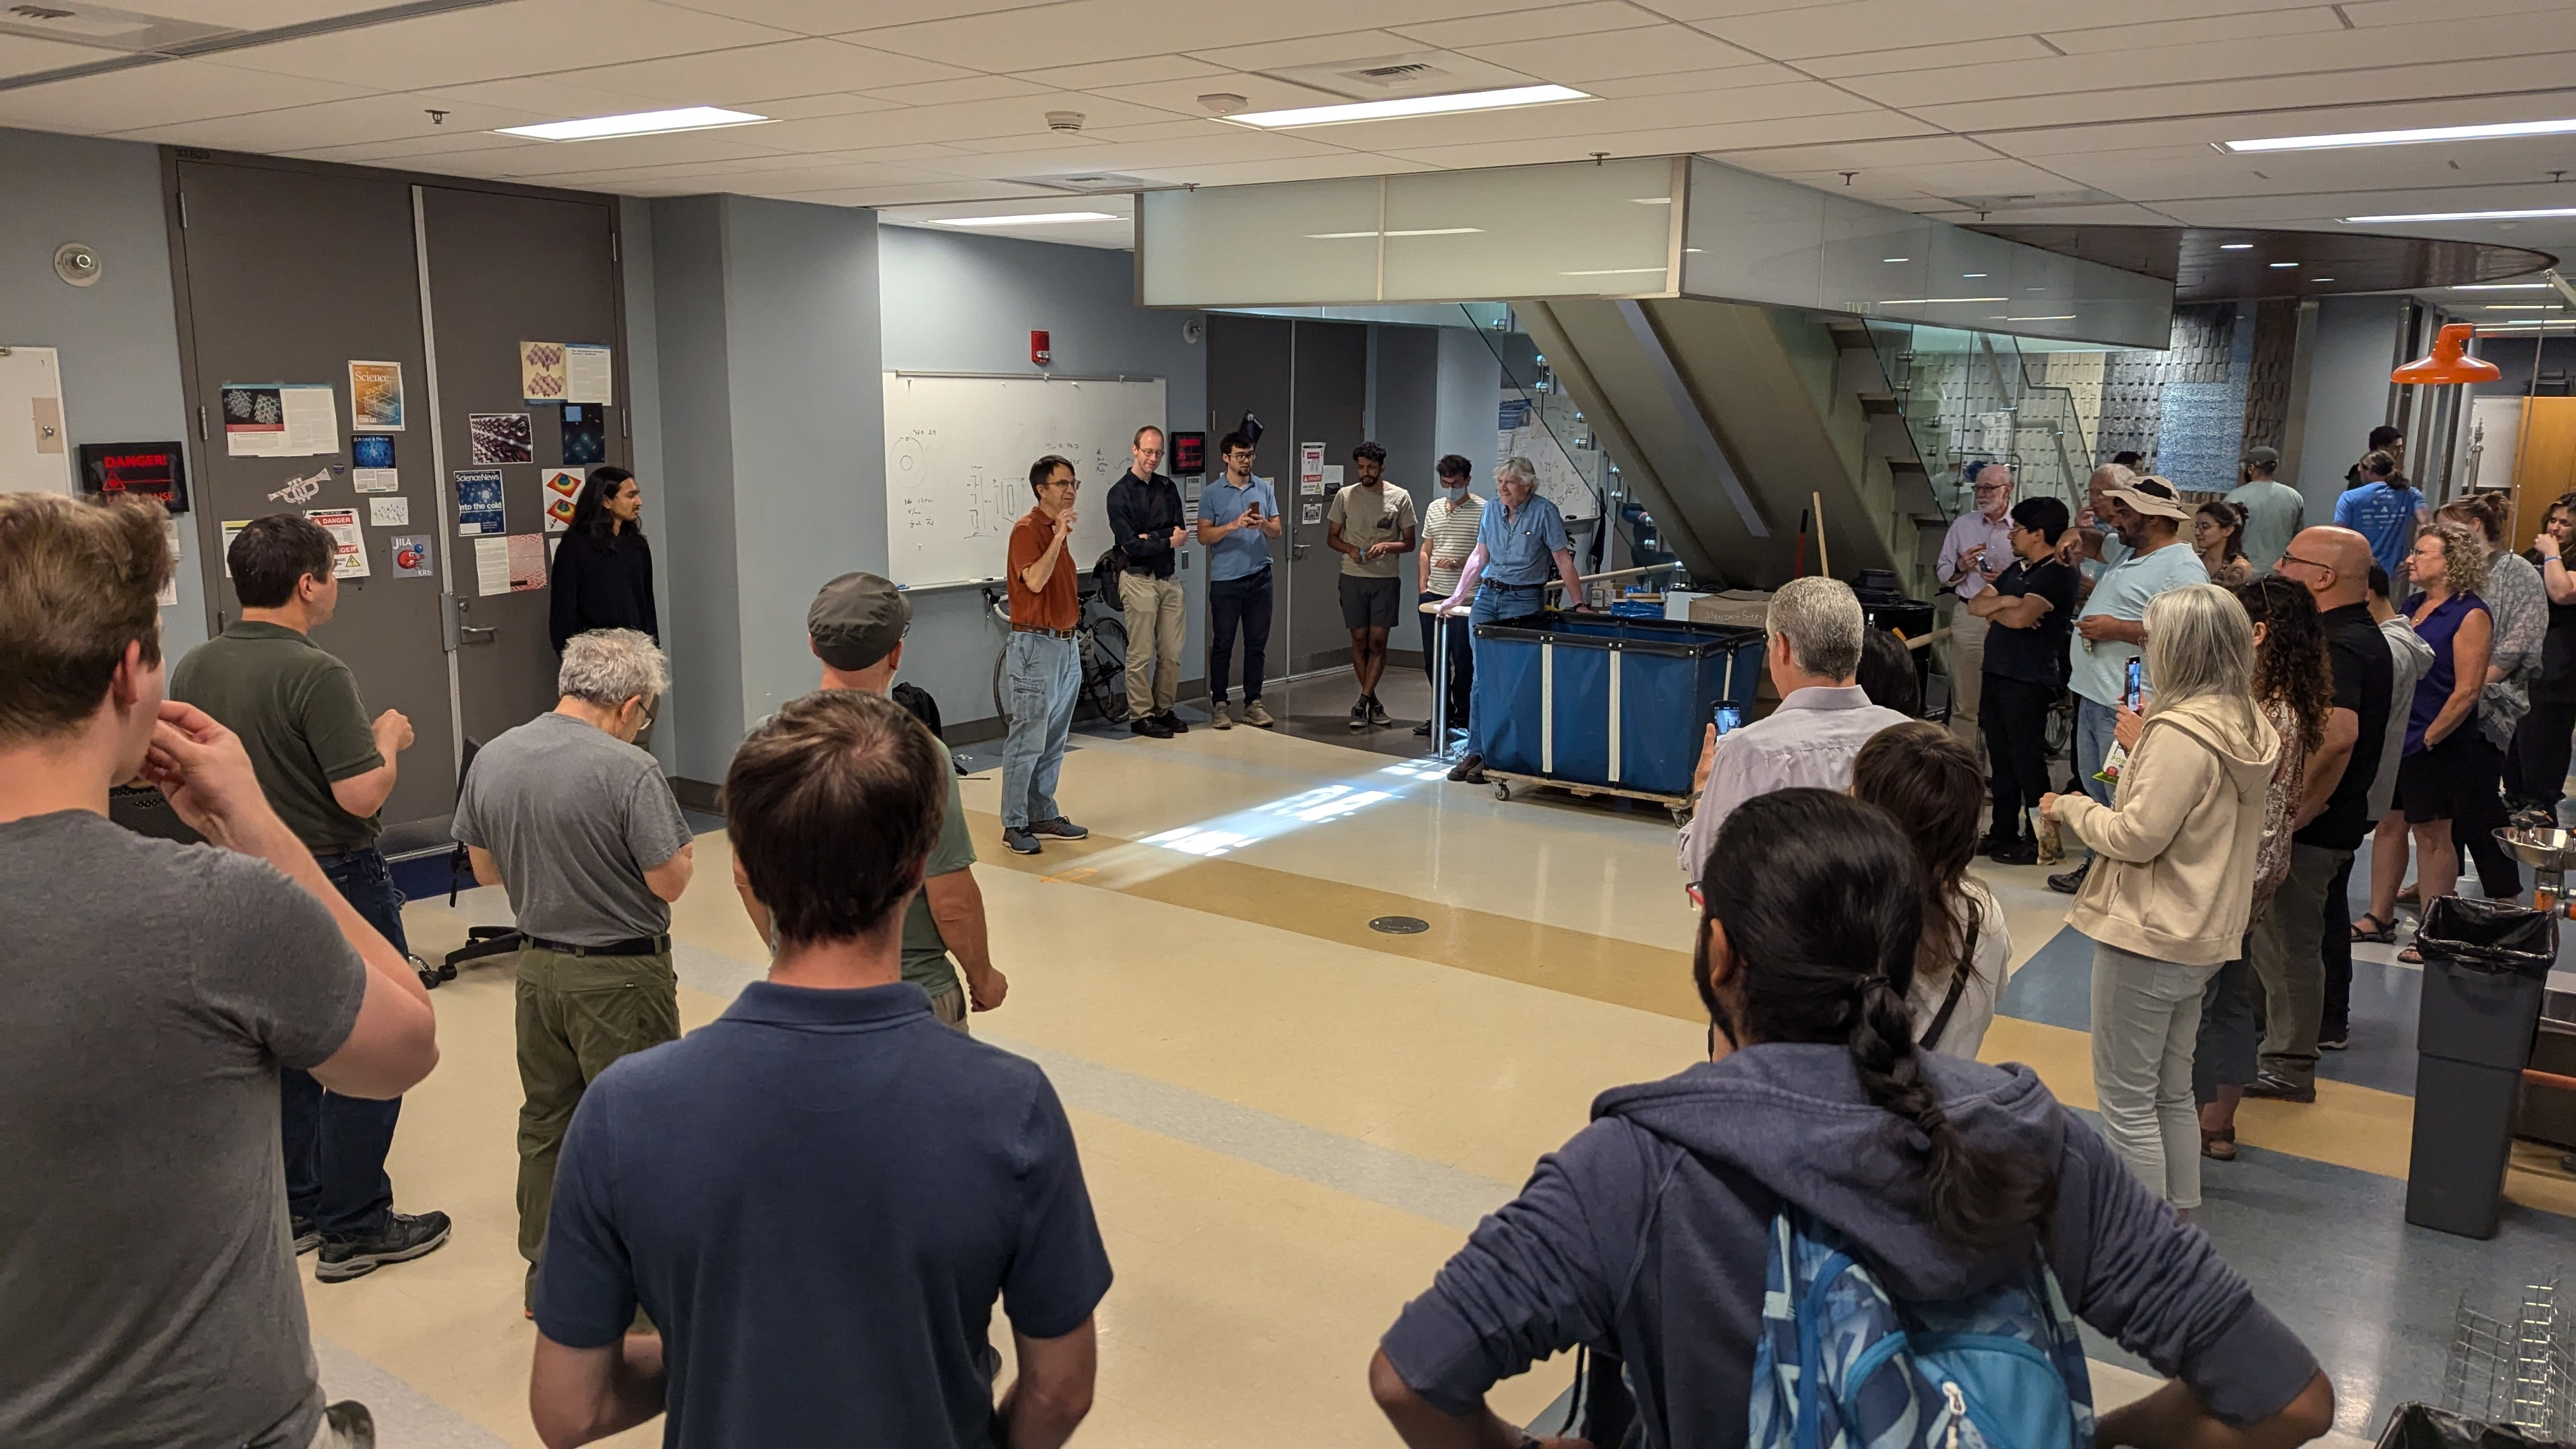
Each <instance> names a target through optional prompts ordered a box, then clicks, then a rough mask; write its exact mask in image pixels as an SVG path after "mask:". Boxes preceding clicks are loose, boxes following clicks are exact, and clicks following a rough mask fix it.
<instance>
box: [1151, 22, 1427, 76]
mask: <svg viewBox="0 0 2576 1449" xmlns="http://www.w3.org/2000/svg"><path fill="white" fill-rule="evenodd" d="M1438 49H1439V47H1437V46H1425V45H1421V44H1419V43H1417V42H1414V41H1410V40H1407V39H1405V38H1404V37H1403V36H1401V35H1398V34H1396V33H1395V32H1394V31H1392V30H1327V31H1321V32H1319V33H1317V34H1314V35H1304V36H1297V37H1294V38H1292V39H1288V40H1271V41H1264V42H1262V43H1260V44H1258V45H1232V46H1225V47H1222V48H1219V49H1204V50H1195V51H1193V52H1192V54H1193V55H1195V56H1197V57H1198V58H1199V59H1201V60H1204V61H1206V62H1208V63H1209V64H1211V65H1221V66H1225V67H1226V68H1228V69H1230V70H1247V71H1249V70H1289V69H1293V68H1295V67H1298V66H1308V65H1334V64H1338V63H1340V62H1343V61H1362V60H1370V61H1374V60H1379V59H1382V58H1386V57H1391V56H1398V55H1424V54H1426V53H1429V52H1435V51H1437V50H1438Z"/></svg>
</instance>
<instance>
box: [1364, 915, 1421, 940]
mask: <svg viewBox="0 0 2576 1449" xmlns="http://www.w3.org/2000/svg"><path fill="white" fill-rule="evenodd" d="M1369 929H1370V930H1372V931H1384V932H1386V933H1387V934H1388V935H1390V936H1418V935H1420V934H1422V933H1423V932H1425V931H1428V930H1430V929H1431V923H1430V922H1429V921H1426V920H1424V919H1422V918H1421V917H1420V916H1380V917H1378V918H1377V919H1376V920H1374V921H1371V922H1369Z"/></svg>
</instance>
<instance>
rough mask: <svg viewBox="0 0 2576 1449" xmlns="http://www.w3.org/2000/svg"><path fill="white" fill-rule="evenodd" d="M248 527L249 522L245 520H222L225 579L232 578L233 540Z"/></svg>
mask: <svg viewBox="0 0 2576 1449" xmlns="http://www.w3.org/2000/svg"><path fill="white" fill-rule="evenodd" d="M248 527H250V520H249V519H247V518H227V519H225V520H224V523H223V528H224V577H225V578H231V577H232V576H233V540H234V539H236V538H239V537H241V531H242V530H243V529H245V528H248Z"/></svg>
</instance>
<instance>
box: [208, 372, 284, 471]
mask: <svg viewBox="0 0 2576 1449" xmlns="http://www.w3.org/2000/svg"><path fill="white" fill-rule="evenodd" d="M284 391H285V389H284V388H283V387H281V386H280V385H278V384H277V383H273V382H262V383H252V382H228V383H225V384H224V385H223V387H222V388H221V389H220V390H219V392H218V394H217V395H218V396H219V397H220V398H221V399H222V404H221V405H222V407H223V412H224V454H225V456H227V457H232V458H283V457H285V456H287V452H286V400H285V398H283V397H282V396H280V394H281V393H283V392H284Z"/></svg>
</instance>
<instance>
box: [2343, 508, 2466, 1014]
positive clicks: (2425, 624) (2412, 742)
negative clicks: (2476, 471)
mask: <svg viewBox="0 0 2576 1449" xmlns="http://www.w3.org/2000/svg"><path fill="white" fill-rule="evenodd" d="M2406 570H2407V573H2408V575H2409V576H2410V577H2411V578H2412V579H2413V581H2414V584H2415V587H2416V588H2417V590H2419V592H2417V593H2416V594H2415V595H2414V596H2413V597H2411V598H2409V599H2408V600H2407V601H2406V602H2405V604H2404V605H2403V606H2402V607H2403V608H2404V610H2405V613H2406V618H2407V622H2408V623H2411V624H2413V625H2414V626H2415V632H2416V634H2417V635H2419V636H2420V637H2422V639H2423V640H2424V642H2425V643H2427V644H2430V645H2432V646H2433V667H2432V668H2431V669H2430V670H2428V671H2426V672H2425V675H2424V677H2423V679H2421V680H2420V681H2418V682H2417V683H2416V685H2415V703H2414V708H2413V709H2412V710H2410V711H2409V712H2408V713H2407V716H2406V750H2405V753H2404V755H2402V756H2401V757H2400V758H2399V760H2398V764H2397V796H2396V799H2395V800H2394V801H2393V802H2391V804H2390V806H2389V809H2388V814H2387V815H2385V816H2383V817H2382V818H2381V819H2380V822H2379V830H2378V833H2377V834H2376V835H2374V836H2373V837H2372V838H2371V844H2370V917H2369V919H2370V920H2372V921H2373V922H2382V921H2388V922H2393V921H2395V920H2396V919H2397V914H2396V913H2397V887H2398V884H2399V883H2400V882H2402V881H2403V880H2404V879H2405V878H2406V843H2407V837H2408V836H2409V835H2410V834H2411V835H2412V836H2413V837H2414V843H2415V850H2416V862H2417V869H2416V873H2415V883H2416V886H2417V893H2418V896H2419V898H2420V899H2421V900H2422V901H2423V903H2424V904H2426V905H2430V904H2432V901H2433V898H2434V897H2435V896H2446V895H2449V894H2451V892H2452V889H2453V888H2454V887H2455V886H2457V885H2458V884H2459V879H2460V852H2459V850H2458V848H2457V847H2456V846H2454V845H2453V844H2452V842H2451V819H2452V817H2453V815H2455V814H2457V813H2460V812H2462V811H2467V810H2470V809H2472V803H2471V797H2472V794H2473V792H2474V791H2475V789H2476V788H2477V775H2478V771H2477V769H2476V761H2475V760H2474V759H2473V758H2472V756H2471V752H2470V750H2469V732H2470V731H2472V730H2474V729H2476V728H2477V712H2478V689H2479V686H2480V685H2482V684H2484V683H2485V681H2486V677H2487V653H2488V650H2489V647H2490V646H2491V645H2492V644H2493V643H2494V638H2495V626H2494V621H2493V620H2492V619H2491V618H2489V616H2488V614H2487V606H2486V604H2485V602H2484V601H2483V600H2481V599H2479V598H2478V590H2479V588H2481V587H2482V586H2484V585H2485V583H2486V580H2487V551H2486V546H2485V544H2484V543H2483V542H2482V541H2481V540H2480V539H2479V538H2478V537H2477V535H2475V534H2473V533H2471V532H2470V531H2469V530H2468V528H2467V527H2465V526H2464V525H2461V524H2458V523H2453V522H2450V521H2449V520H2438V521H2436V522H2433V523H2429V524H2426V525H2425V526H2424V530H2423V532H2422V533H2420V534H2418V535H2417V536H2416V539H2415V549H2414V552H2412V553H2410V554H2408V555H2407V558H2406ZM2489 788H2493V787H2492V786H2490V787H2489ZM2398 959H2399V960H2401V961H2406V962H2410V963H2411V962H2415V961H2418V960H2420V959H2421V958H2420V957H2418V956H2417V955H2416V953H2415V948H2414V947H2412V946H2409V947H2407V948H2406V949H2405V950H2403V951H2401V952H2399V953H2398Z"/></svg>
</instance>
